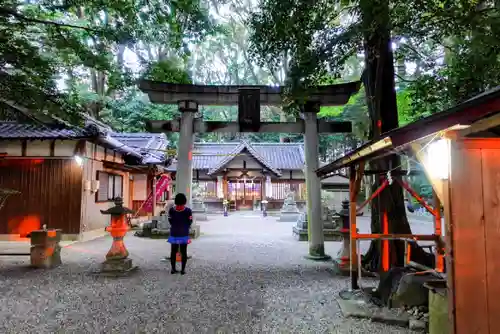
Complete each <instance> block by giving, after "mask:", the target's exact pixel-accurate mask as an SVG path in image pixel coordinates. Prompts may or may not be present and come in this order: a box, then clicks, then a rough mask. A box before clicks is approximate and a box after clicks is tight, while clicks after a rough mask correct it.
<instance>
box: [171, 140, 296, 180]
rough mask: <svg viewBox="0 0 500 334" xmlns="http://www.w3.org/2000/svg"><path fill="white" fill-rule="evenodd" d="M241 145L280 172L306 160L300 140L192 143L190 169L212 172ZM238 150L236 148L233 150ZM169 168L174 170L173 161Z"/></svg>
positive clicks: (240, 147)
mask: <svg viewBox="0 0 500 334" xmlns="http://www.w3.org/2000/svg"><path fill="white" fill-rule="evenodd" d="M240 149H247V151H248V153H249V154H250V155H252V156H253V157H254V158H255V159H256V160H257V161H259V162H260V163H262V164H263V165H264V166H265V167H267V168H268V169H269V170H271V171H273V172H274V173H276V174H278V175H279V174H280V170H302V169H303V168H304V164H305V158H304V150H303V143H261V142H260V143H257V142H254V143H250V142H245V141H241V142H231V143H194V148H193V169H198V170H201V169H204V170H208V171H209V173H210V172H212V173H215V172H216V171H218V170H220V169H222V168H223V167H224V165H226V164H227V163H229V162H230V161H231V160H232V157H234V156H235V154H238V153H239V150H240ZM236 151H238V152H236ZM168 170H170V171H175V170H176V163H175V162H174V163H173V164H172V165H171V166H170V167H168Z"/></svg>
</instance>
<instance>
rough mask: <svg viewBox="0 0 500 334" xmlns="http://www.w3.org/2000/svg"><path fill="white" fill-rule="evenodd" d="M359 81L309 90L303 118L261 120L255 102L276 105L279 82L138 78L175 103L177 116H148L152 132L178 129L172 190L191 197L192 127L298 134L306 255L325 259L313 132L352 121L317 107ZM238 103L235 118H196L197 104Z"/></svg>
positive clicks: (340, 98) (348, 92) (338, 100)
mask: <svg viewBox="0 0 500 334" xmlns="http://www.w3.org/2000/svg"><path fill="white" fill-rule="evenodd" d="M359 87H360V82H351V83H345V84H338V85H329V86H318V87H315V88H314V89H312V90H311V94H310V95H309V97H308V99H307V102H306V103H305V104H304V108H303V114H302V119H299V120H297V121H296V122H283V123H278V122H261V121H260V106H261V104H262V105H281V103H282V93H283V91H284V89H283V87H270V86H205V85H190V84H170V83H163V82H155V81H149V80H141V81H140V83H139V89H140V90H141V91H142V92H144V93H146V94H148V96H149V99H150V101H151V102H153V103H163V104H177V105H178V107H179V111H180V112H181V117H180V118H179V119H176V120H172V121H150V122H148V130H149V131H151V132H180V135H179V145H178V150H177V176H176V189H177V190H182V191H183V192H184V193H185V194H186V196H187V198H188V201H190V199H191V183H192V179H193V170H192V149H193V141H194V136H193V134H194V133H195V132H231V133H236V132H274V133H303V134H304V137H305V138H304V141H305V160H306V172H305V176H306V191H307V208H308V221H309V228H308V230H309V257H310V258H312V259H316V260H322V259H326V258H329V257H328V256H327V255H326V254H325V249H324V237H323V226H322V221H321V182H320V179H319V178H318V176H317V175H316V173H315V170H317V169H318V168H319V161H318V158H319V154H318V153H319V152H318V146H319V143H318V135H319V134H320V133H350V132H351V131H352V126H351V122H327V121H324V120H321V119H319V120H318V118H317V113H318V112H319V109H320V106H339V105H344V104H346V103H347V102H348V101H349V98H350V97H351V96H352V95H353V94H354V93H356V92H357V91H358V90H359ZM199 104H203V105H238V121H237V122H220V121H203V120H202V119H199V118H196V117H195V115H196V113H197V112H198V105H199Z"/></svg>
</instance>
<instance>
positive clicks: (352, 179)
mask: <svg viewBox="0 0 500 334" xmlns="http://www.w3.org/2000/svg"><path fill="white" fill-rule="evenodd" d="M349 194H350V196H349V225H350V226H349V230H350V232H351V238H350V239H351V241H350V246H351V289H352V290H358V289H359V285H358V270H357V266H358V265H359V264H358V263H357V262H358V254H357V253H358V252H357V249H356V231H357V226H356V214H357V211H358V210H357V206H356V166H354V165H351V166H350V167H349Z"/></svg>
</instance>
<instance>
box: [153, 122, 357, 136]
mask: <svg viewBox="0 0 500 334" xmlns="http://www.w3.org/2000/svg"><path fill="white" fill-rule="evenodd" d="M304 129H305V127H304V122H303V121H302V120H297V121H296V122H281V123H280V122H261V123H260V125H259V127H258V129H257V130H256V131H252V130H250V131H249V130H248V129H245V128H244V129H242V128H241V126H240V124H239V123H238V122H219V121H203V120H200V119H197V120H195V121H194V132H197V133H207V132H227V133H237V132H261V133H304ZM147 130H148V131H150V132H157V133H158V132H179V131H180V121H179V120H172V121H149V122H148V123H147ZM351 131H352V124H351V122H327V121H325V120H318V132H320V133H350V132H351Z"/></svg>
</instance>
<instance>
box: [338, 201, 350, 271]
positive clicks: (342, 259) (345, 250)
mask: <svg viewBox="0 0 500 334" xmlns="http://www.w3.org/2000/svg"><path fill="white" fill-rule="evenodd" d="M338 215H339V216H340V218H341V221H342V228H341V229H340V231H339V232H340V234H341V236H342V249H341V250H340V252H339V253H338V255H337V259H336V261H337V264H338V267H339V269H340V271H341V272H342V273H343V274H347V275H348V274H349V273H350V270H351V229H350V222H349V201H348V200H343V201H342V210H340V212H339V213H338Z"/></svg>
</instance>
